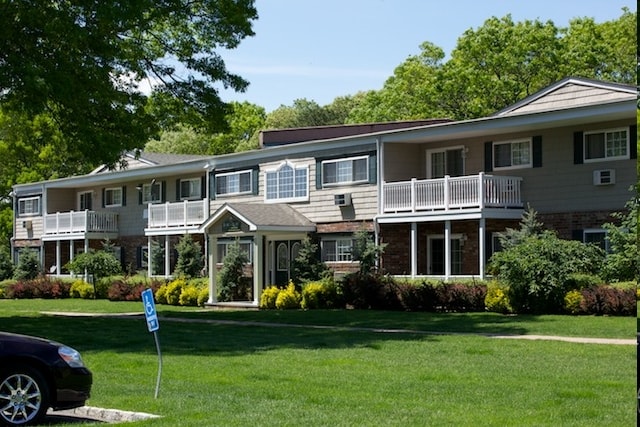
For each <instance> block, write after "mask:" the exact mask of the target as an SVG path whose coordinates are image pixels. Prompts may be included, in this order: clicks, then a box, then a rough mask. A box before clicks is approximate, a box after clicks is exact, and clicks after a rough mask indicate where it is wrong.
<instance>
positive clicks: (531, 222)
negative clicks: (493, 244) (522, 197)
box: [498, 206, 544, 249]
mask: <svg viewBox="0 0 640 427" xmlns="http://www.w3.org/2000/svg"><path fill="white" fill-rule="evenodd" d="M543 232H544V228H543V224H542V223H541V222H540V221H538V213H537V212H536V211H535V210H533V209H532V208H531V206H528V207H527V210H525V211H524V213H523V214H522V220H521V221H520V228H517V229H515V228H507V229H506V230H505V231H504V232H502V233H498V240H499V241H500V246H502V248H503V249H509V248H512V247H513V246H516V245H518V244H520V243H522V242H523V241H524V240H525V239H526V238H527V237H531V236H538V235H540V234H542V233H543Z"/></svg>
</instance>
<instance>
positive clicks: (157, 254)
mask: <svg viewBox="0 0 640 427" xmlns="http://www.w3.org/2000/svg"><path fill="white" fill-rule="evenodd" d="M164 262H165V257H164V245H163V244H161V243H160V242H158V241H157V240H151V272H152V274H163V272H164Z"/></svg>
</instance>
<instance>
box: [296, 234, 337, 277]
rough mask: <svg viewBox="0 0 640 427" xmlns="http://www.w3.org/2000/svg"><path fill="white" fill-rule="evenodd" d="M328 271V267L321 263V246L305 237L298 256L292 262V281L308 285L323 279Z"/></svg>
mask: <svg viewBox="0 0 640 427" xmlns="http://www.w3.org/2000/svg"><path fill="white" fill-rule="evenodd" d="M328 271H329V269H328V267H327V265H326V264H325V263H324V262H322V261H321V256H320V247H319V245H318V244H317V243H314V242H313V241H312V240H311V238H309V237H305V238H304V240H302V243H300V250H299V251H298V255H297V256H296V258H295V259H294V260H293V261H292V262H291V280H293V281H294V282H295V283H308V282H311V281H314V280H320V279H322V277H324V276H325V275H326V274H327V272H328Z"/></svg>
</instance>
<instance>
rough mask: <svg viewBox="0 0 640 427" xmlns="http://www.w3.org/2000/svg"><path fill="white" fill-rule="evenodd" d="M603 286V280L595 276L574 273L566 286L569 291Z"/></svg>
mask: <svg viewBox="0 0 640 427" xmlns="http://www.w3.org/2000/svg"><path fill="white" fill-rule="evenodd" d="M598 285H602V279H601V278H600V277H598V276H596V275H594V274H585V273H573V274H570V275H569V278H568V280H567V283H566V286H567V288H569V289H572V290H573V289H578V290H579V289H585V288H590V287H593V286H598Z"/></svg>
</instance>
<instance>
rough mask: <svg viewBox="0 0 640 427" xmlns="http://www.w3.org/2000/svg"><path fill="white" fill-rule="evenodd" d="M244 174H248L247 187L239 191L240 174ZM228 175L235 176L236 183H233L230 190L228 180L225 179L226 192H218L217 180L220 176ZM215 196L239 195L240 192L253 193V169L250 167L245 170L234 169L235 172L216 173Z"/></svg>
mask: <svg viewBox="0 0 640 427" xmlns="http://www.w3.org/2000/svg"><path fill="white" fill-rule="evenodd" d="M244 174H249V189H248V190H245V191H241V189H240V179H241V178H240V176H241V175H244ZM230 176H237V185H235V184H234V187H236V188H233V189H232V190H229V187H228V185H229V182H228V181H227V188H226V190H227V191H226V192H224V193H219V192H218V182H219V181H218V180H219V179H220V178H222V177H230ZM215 181H216V197H225V196H239V195H242V194H252V193H253V170H251V169H247V170H242V171H236V172H226V173H218V174H216V178H215Z"/></svg>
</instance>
